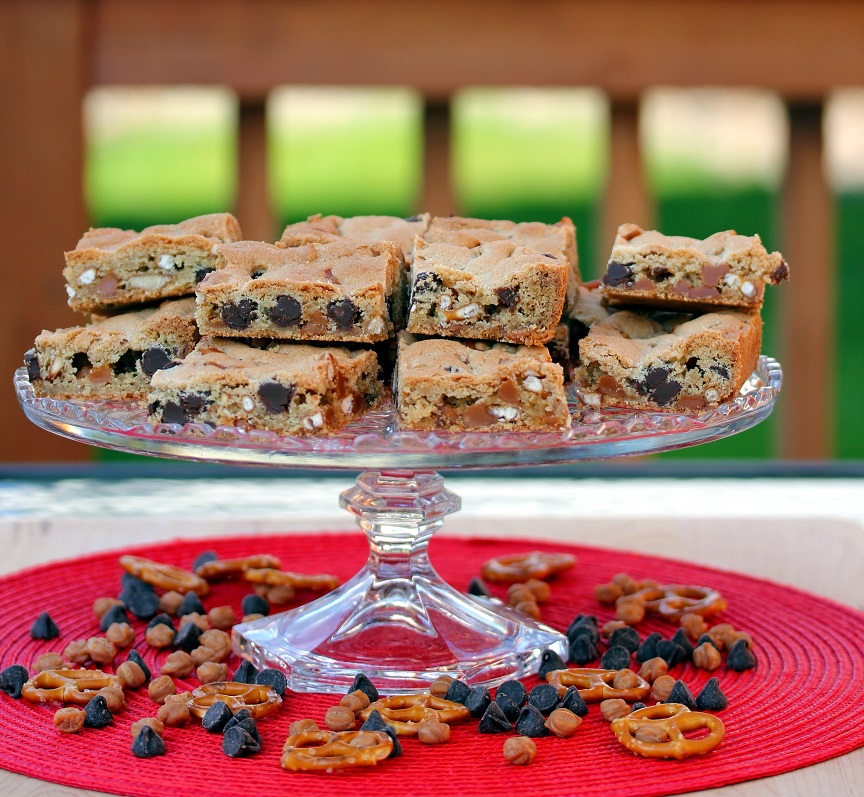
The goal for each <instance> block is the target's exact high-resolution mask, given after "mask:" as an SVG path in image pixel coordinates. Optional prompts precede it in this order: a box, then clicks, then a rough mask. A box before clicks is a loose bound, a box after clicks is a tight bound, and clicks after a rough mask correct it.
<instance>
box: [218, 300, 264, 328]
mask: <svg viewBox="0 0 864 797" xmlns="http://www.w3.org/2000/svg"><path fill="white" fill-rule="evenodd" d="M221 315H222V321H223V322H224V323H225V326H227V327H229V328H231V329H246V328H247V327H248V326H249V325H250V324H251V323H252V322H253V321H254V320H255V319H256V318H258V303H257V302H256V301H254V300H252V299H240V301H237V302H228V304H223V305H222V310H221Z"/></svg>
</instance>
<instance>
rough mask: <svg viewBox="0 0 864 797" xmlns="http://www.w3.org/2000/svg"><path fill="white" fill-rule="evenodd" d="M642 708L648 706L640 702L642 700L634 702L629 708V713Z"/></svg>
mask: <svg viewBox="0 0 864 797" xmlns="http://www.w3.org/2000/svg"><path fill="white" fill-rule="evenodd" d="M643 708H648V706H646V705H645V704H644V703H642V702H637V703H634V704H633V705H632V707H631V708H630V713H631V714H632V713H633V712H634V711H639V710H640V709H643Z"/></svg>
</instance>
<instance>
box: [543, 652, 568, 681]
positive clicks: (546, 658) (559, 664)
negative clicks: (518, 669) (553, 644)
mask: <svg viewBox="0 0 864 797" xmlns="http://www.w3.org/2000/svg"><path fill="white" fill-rule="evenodd" d="M566 669H567V664H566V663H565V662H564V659H562V658H561V657H560V656H559V655H558V654H557V653H556V652H555V651H554V650H552V649H551V648H547V649H546V650H544V651H543V653H541V654H540V670H539V671H538V673H537V675H538V676H540V677H541V678H545V677H546V676H547V675H548V674H549V673H550V672H554V671H555V670H566Z"/></svg>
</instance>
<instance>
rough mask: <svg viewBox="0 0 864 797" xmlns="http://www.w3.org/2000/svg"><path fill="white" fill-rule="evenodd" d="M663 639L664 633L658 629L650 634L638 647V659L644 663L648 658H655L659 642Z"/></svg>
mask: <svg viewBox="0 0 864 797" xmlns="http://www.w3.org/2000/svg"><path fill="white" fill-rule="evenodd" d="M662 639H663V635H662V634H660V633H659V632H657V631H654V632H653V633H651V634H648V636H646V637H645V639H643V640H642V644H641V645H639V647H638V648H637V649H636V661H637V662H639V664H644V663H645V662H646V661H648V659H653V658H654V657H655V656H656V655H657V643H658V642H659V641H660V640H662Z"/></svg>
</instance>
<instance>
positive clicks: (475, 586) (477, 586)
mask: <svg viewBox="0 0 864 797" xmlns="http://www.w3.org/2000/svg"><path fill="white" fill-rule="evenodd" d="M468 594H469V595H477V596H479V597H482V598H491V597H492V593H491V592H489V588H488V587H487V586H486V584H485V583H484V582H483V579H481V578H478V577H476V576H475V577H474V578H472V579H471V583H470V584H468Z"/></svg>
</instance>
